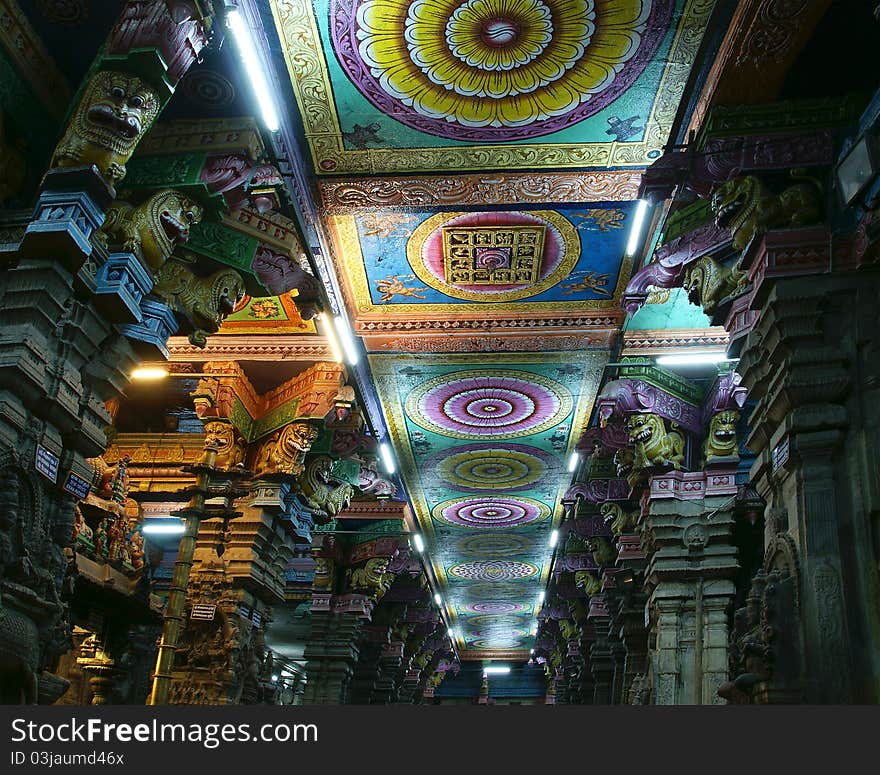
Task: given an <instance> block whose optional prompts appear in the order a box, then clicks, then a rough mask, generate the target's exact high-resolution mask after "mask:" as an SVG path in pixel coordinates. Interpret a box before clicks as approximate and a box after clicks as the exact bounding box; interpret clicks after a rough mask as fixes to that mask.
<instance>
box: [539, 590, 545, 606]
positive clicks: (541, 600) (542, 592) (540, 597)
mask: <svg viewBox="0 0 880 775" xmlns="http://www.w3.org/2000/svg"><path fill="white" fill-rule="evenodd" d="M546 597H547V593H546V592H545V591H544V590H543V589H542V590H541V594H540V595H538V603H543V602H544V598H546Z"/></svg>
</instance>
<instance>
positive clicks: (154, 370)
mask: <svg viewBox="0 0 880 775" xmlns="http://www.w3.org/2000/svg"><path fill="white" fill-rule="evenodd" d="M167 376H168V369H163V368H162V367H161V366H141V367H140V368H137V369H135V370H134V371H133V372H132V373H131V378H132V379H136V380H143V381H147V380H154V379H165V378H166V377H167Z"/></svg>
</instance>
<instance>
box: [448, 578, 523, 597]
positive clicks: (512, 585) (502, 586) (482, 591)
mask: <svg viewBox="0 0 880 775" xmlns="http://www.w3.org/2000/svg"><path fill="white" fill-rule="evenodd" d="M461 594H462V595H463V596H464V597H465V598H466V599H467V600H477V601H483V600H496V601H497V600H502V599H505V598H512V599H513V600H519V599H521V598H522V594H523V588H522V586H521V585H520V584H517V583H516V582H513V581H480V582H477V583H476V584H467V585H465V586H463V587H462V589H461Z"/></svg>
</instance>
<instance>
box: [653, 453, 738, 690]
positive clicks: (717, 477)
mask: <svg viewBox="0 0 880 775" xmlns="http://www.w3.org/2000/svg"><path fill="white" fill-rule="evenodd" d="M649 487H650V489H649V491H648V493H646V496H647V503H646V508H645V514H644V516H643V528H644V534H643V535H644V538H643V541H644V544H645V549H646V554H647V555H648V557H649V560H648V569H647V572H646V582H645V591H646V593H647V595H648V607H649V611H650V634H651V640H652V642H653V645H652V648H651V664H652V672H653V701H654V703H655V704H657V705H682V704H694V705H702V704H713V703H720V702H722V701H721V700H720V698H718V696H717V695H716V691H717V689H718V687H719V686H720V685H721V684H722V683H723V682H724V681H725V680H726V678H727V674H728V629H727V616H728V612H729V607H730V605H731V603H732V601H733V598H734V594H735V588H734V584H733V578H734V577H735V575H736V572H737V570H738V565H737V560H736V549H735V547H734V546H733V545H732V530H733V522H734V520H733V515H732V512H731V509H732V507H733V498H734V496H735V495H736V485H735V472H734V471H733V470H730V471H720V470H718V471H714V472H703V471H697V472H694V473H682V472H679V471H672V472H670V473H668V474H657V475H654V476H653V477H652V478H651V481H650V484H649Z"/></svg>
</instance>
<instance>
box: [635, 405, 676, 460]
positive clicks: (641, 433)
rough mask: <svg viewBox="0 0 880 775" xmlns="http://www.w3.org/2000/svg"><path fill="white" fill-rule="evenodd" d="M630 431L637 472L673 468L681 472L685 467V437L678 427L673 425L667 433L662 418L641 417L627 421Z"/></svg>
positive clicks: (653, 415) (652, 416)
mask: <svg viewBox="0 0 880 775" xmlns="http://www.w3.org/2000/svg"><path fill="white" fill-rule="evenodd" d="M626 429H627V431H629V440H630V443H631V444H632V446H633V455H634V458H635V463H634V465H635V467H636V468H651V467H653V466H663V467H666V466H671V467H672V468H675V469H677V470H680V469H681V468H682V466H683V465H684V436H683V435H682V434H681V433H680V432H679V431H678V430H677V429H678V425H677V423H670V427H669V429H667V427H666V423H665V422H664V420H663V418H662V417H660V416H659V415H656V414H651V413H638V414H631V415H630V416H629V417H627V420H626Z"/></svg>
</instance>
